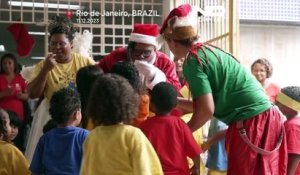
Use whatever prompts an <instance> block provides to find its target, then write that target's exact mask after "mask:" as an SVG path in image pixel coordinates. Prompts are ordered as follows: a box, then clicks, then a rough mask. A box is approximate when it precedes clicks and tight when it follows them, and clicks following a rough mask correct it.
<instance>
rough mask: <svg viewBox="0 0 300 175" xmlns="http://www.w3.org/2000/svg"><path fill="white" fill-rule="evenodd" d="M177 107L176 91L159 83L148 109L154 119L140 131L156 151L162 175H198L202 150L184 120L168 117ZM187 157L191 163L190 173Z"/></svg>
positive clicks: (164, 83) (141, 126)
mask: <svg viewBox="0 0 300 175" xmlns="http://www.w3.org/2000/svg"><path fill="white" fill-rule="evenodd" d="M176 104H177V91H176V89H175V88H174V87H173V86H172V85H171V84H169V83H166V82H161V83H158V84H157V85H155V86H154V88H153V90H152V91H151V95H150V107H151V110H152V111H153V112H154V113H155V114H156V116H154V117H151V118H148V119H147V120H145V121H144V122H143V123H141V125H140V128H141V130H142V131H143V132H144V134H145V135H146V136H147V138H148V139H149V141H150V142H151V144H152V145H153V147H154V149H155V150H156V153H157V155H158V157H159V159H160V162H161V164H162V168H163V171H164V174H165V175H190V173H192V174H193V175H195V174H199V165H200V162H199V161H200V153H201V152H202V150H201V148H200V146H199V145H198V144H197V142H196V141H195V139H194V138H193V135H192V132H191V130H190V129H189V127H188V126H187V125H186V124H185V123H184V121H183V120H182V119H181V118H180V117H176V116H172V115H170V112H171V110H172V109H173V108H174V107H175V106H176ZM187 157H189V158H191V159H193V161H194V166H193V167H192V168H191V170H189V166H188V162H187Z"/></svg>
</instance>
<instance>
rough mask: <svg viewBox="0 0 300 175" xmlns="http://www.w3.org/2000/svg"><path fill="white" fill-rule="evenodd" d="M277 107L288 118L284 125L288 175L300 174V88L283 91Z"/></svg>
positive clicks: (291, 87) (294, 87)
mask: <svg viewBox="0 0 300 175" xmlns="http://www.w3.org/2000/svg"><path fill="white" fill-rule="evenodd" d="M276 102H277V105H278V107H279V109H280V110H281V111H282V113H283V114H284V115H285V116H286V118H287V121H286V122H285V124H284V127H285V132H286V138H287V150H288V168H287V169H288V173H287V175H299V174H300V164H299V162H300V115H299V112H300V87H297V86H288V87H285V88H283V89H281V92H280V93H279V94H278V96H277V98H276Z"/></svg>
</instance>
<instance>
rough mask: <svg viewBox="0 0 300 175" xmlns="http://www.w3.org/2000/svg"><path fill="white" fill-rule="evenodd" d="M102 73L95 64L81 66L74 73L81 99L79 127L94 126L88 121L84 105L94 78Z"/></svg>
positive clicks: (90, 127)
mask: <svg viewBox="0 0 300 175" xmlns="http://www.w3.org/2000/svg"><path fill="white" fill-rule="evenodd" d="M102 74H103V71H102V69H101V68H100V67H98V66H96V65H89V66H85V67H82V68H80V69H79V71H78V72H77V74H76V85H77V90H78V92H79V94H80V100H81V113H82V120H81V127H82V128H84V129H88V130H92V129H93V128H94V127H93V126H91V125H92V124H91V122H89V118H88V116H87V115H86V106H87V103H88V97H89V95H90V92H91V89H92V86H93V84H94V82H95V81H96V79H97V78H98V77H99V76H100V75H102Z"/></svg>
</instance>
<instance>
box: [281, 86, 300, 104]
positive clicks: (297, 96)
mask: <svg viewBox="0 0 300 175" xmlns="http://www.w3.org/2000/svg"><path fill="white" fill-rule="evenodd" d="M281 92H282V93H284V94H285V95H287V96H289V97H290V98H292V99H294V100H296V101H298V102H299V103H300V87H299V86H287V87H285V88H282V89H281Z"/></svg>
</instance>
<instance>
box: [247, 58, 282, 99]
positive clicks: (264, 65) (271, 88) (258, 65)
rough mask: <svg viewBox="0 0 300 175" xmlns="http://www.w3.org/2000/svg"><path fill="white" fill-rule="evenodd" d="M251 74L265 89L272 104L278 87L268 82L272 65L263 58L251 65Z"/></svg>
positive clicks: (278, 89) (278, 90) (271, 72)
mask: <svg viewBox="0 0 300 175" xmlns="http://www.w3.org/2000/svg"><path fill="white" fill-rule="evenodd" d="M251 72H252V74H253V75H254V76H255V78H256V79H257V80H258V81H259V83H260V84H261V85H262V86H263V88H264V89H265V91H266V93H267V95H268V96H269V99H270V101H271V102H273V103H274V102H275V99H276V97H277V95H278V93H279V92H280V87H279V86H278V85H277V84H275V83H274V82H271V81H268V79H269V78H270V77H271V76H272V74H273V66H272V64H271V63H270V62H269V61H268V60H267V59H265V58H260V59H257V60H255V61H254V62H253V63H252V65H251Z"/></svg>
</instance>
